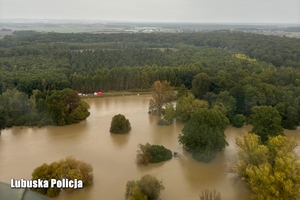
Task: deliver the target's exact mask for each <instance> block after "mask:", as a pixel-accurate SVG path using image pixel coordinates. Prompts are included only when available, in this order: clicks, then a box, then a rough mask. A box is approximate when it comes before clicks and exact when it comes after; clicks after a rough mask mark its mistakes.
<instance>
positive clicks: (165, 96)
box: [149, 81, 174, 115]
mask: <svg viewBox="0 0 300 200" xmlns="http://www.w3.org/2000/svg"><path fill="white" fill-rule="evenodd" d="M152 97H153V99H151V100H150V104H149V113H152V114H157V115H160V114H162V107H163V106H166V105H167V103H168V102H170V101H172V100H173V97H174V91H173V87H171V85H170V82H168V81H162V82H160V81H156V82H154V83H153V85H152Z"/></svg>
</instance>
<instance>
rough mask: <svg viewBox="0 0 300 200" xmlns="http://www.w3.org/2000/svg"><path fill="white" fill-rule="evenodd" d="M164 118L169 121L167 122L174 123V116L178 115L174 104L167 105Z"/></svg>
mask: <svg viewBox="0 0 300 200" xmlns="http://www.w3.org/2000/svg"><path fill="white" fill-rule="evenodd" d="M163 116H164V118H163V119H164V120H165V121H166V122H167V124H172V123H173V121H174V118H175V116H176V112H175V109H174V106H173V104H169V105H167V107H166V110H165V113H164V114H163Z"/></svg>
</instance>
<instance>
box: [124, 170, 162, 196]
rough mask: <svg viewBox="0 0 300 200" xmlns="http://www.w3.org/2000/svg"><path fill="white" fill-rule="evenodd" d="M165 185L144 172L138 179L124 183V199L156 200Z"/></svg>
mask: <svg viewBox="0 0 300 200" xmlns="http://www.w3.org/2000/svg"><path fill="white" fill-rule="evenodd" d="M164 189H165V187H164V186H163V185H162V181H158V180H157V178H156V177H155V176H153V175H150V174H146V175H145V176H143V177H142V178H141V179H140V180H137V181H135V180H132V181H128V182H127V184H126V192H125V198H126V200H157V199H158V197H159V195H160V192H161V191H162V190H164Z"/></svg>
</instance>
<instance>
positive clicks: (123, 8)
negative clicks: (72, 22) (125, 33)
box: [0, 0, 300, 24]
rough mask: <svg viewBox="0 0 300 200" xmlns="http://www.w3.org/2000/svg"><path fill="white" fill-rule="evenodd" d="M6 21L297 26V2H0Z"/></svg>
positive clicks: (299, 14) (299, 12)
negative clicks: (46, 20) (40, 20)
mask: <svg viewBox="0 0 300 200" xmlns="http://www.w3.org/2000/svg"><path fill="white" fill-rule="evenodd" d="M7 18H29V19H95V20H118V21H151V22H221V23H222V22H223V23H245V22H246V23H297V24H300V0H0V19H7Z"/></svg>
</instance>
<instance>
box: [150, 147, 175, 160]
mask: <svg viewBox="0 0 300 200" xmlns="http://www.w3.org/2000/svg"><path fill="white" fill-rule="evenodd" d="M149 151H150V154H151V158H150V163H158V162H162V161H166V160H170V159H171V158H172V152H171V151H170V150H169V149H167V148H165V147H164V146H162V145H151V147H150V149H149Z"/></svg>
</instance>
